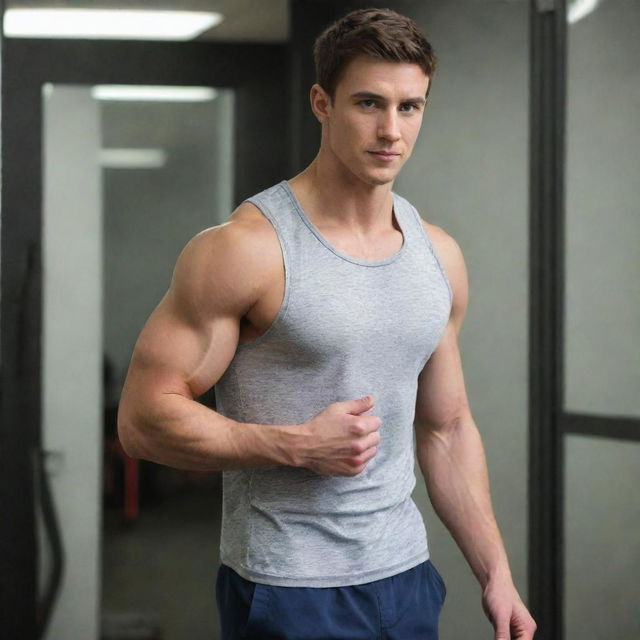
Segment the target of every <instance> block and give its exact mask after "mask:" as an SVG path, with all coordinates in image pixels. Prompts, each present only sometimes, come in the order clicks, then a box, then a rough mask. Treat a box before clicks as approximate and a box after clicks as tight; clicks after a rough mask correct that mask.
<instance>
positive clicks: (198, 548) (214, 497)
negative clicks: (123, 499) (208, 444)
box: [102, 467, 221, 640]
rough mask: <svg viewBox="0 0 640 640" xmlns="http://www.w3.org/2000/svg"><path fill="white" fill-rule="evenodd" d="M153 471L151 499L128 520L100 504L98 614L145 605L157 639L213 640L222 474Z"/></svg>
mask: <svg viewBox="0 0 640 640" xmlns="http://www.w3.org/2000/svg"><path fill="white" fill-rule="evenodd" d="M156 471H157V472H158V473H157V476H156V482H154V485H155V486H156V489H155V491H154V495H155V499H154V500H153V501H152V502H150V503H148V504H145V503H144V502H143V504H142V506H141V512H140V517H139V519H138V520H137V521H136V522H135V523H134V524H132V525H126V526H124V525H123V524H122V521H121V518H120V511H119V510H118V509H115V508H109V509H105V511H104V523H103V544H102V576H103V577H102V586H103V593H102V604H103V607H102V611H103V615H104V614H106V615H108V614H110V613H125V612H133V613H149V614H152V615H155V617H156V618H157V620H158V621H159V624H160V628H161V633H162V635H161V639H162V640H205V639H206V640H217V638H218V629H217V627H218V618H217V611H216V603H215V577H216V571H217V567H218V561H219V560H218V546H219V541H220V500H221V496H220V489H221V487H220V476H219V475H209V476H203V475H198V474H187V473H183V472H178V471H174V470H171V469H167V468H166V467H165V468H159V469H156Z"/></svg>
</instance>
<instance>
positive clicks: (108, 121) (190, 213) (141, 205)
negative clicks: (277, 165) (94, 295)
mask: <svg viewBox="0 0 640 640" xmlns="http://www.w3.org/2000/svg"><path fill="white" fill-rule="evenodd" d="M233 104H234V96H233V91H232V90H229V89H226V90H221V91H220V92H219V94H218V97H217V98H216V99H215V100H214V101H213V102H202V103H150V102H147V103H144V102H140V103H134V102H132V103H118V102H105V103H103V105H102V129H103V147H104V148H120V147H125V148H126V147H142V148H161V149H164V150H165V151H166V152H167V164H166V165H165V166H164V167H163V168H161V169H105V171H104V192H105V198H104V236H105V257H104V296H105V306H104V313H105V352H106V353H107V355H108V356H109V358H110V359H111V360H112V362H113V364H114V365H115V369H116V377H117V379H118V380H119V381H123V378H124V375H125V374H126V370H127V368H128V366H129V360H130V358H131V353H132V351H133V347H134V344H135V341H136V339H137V338H138V335H139V333H140V330H141V329H142V326H143V324H144V323H145V322H146V320H147V318H148V317H149V314H150V313H151V312H152V311H153V309H154V308H155V306H156V305H157V304H158V302H159V301H160V299H161V298H162V296H163V295H164V294H165V292H166V290H167V287H168V286H169V283H170V280H171V274H172V272H173V266H174V264H175V261H176V259H177V258H178V255H179V253H180V251H181V249H182V248H183V247H184V245H185V244H186V243H187V241H188V240H189V238H191V237H192V236H194V235H195V234H196V233H198V232H199V231H202V230H203V229H206V228H207V227H211V226H213V225H216V224H219V223H220V222H223V221H224V220H226V219H227V217H228V216H229V214H230V213H231V210H232V208H233V201H232V194H233V158H234V155H233V154H234V151H233V143H232V140H233Z"/></svg>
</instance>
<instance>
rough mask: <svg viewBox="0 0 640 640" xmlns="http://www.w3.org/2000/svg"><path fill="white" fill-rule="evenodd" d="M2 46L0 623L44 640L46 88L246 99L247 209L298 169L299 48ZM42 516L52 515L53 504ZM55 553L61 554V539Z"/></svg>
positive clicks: (16, 42) (241, 186) (238, 119)
mask: <svg viewBox="0 0 640 640" xmlns="http://www.w3.org/2000/svg"><path fill="white" fill-rule="evenodd" d="M2 46H3V58H2V105H1V107H2V110H1V113H2V130H1V143H2V158H1V159H2V196H1V206H2V227H1V230H2V236H1V248H0V258H1V265H0V277H1V282H0V291H1V292H2V297H1V300H0V365H1V371H0V503H1V504H2V511H3V513H4V514H11V515H10V517H9V518H3V522H2V527H0V575H2V584H1V586H0V589H1V591H0V619H1V620H2V621H3V622H2V625H3V632H5V633H6V634H7V637H13V638H23V639H24V640H30V639H31V638H36V637H37V635H38V623H37V616H38V612H37V611H36V599H37V596H38V585H37V580H38V577H37V572H38V557H37V551H38V544H37V543H38V540H37V537H36V516H37V513H36V500H37V499H38V496H36V493H37V492H38V491H37V490H38V488H39V487H41V483H42V475H43V474H42V473H41V469H42V459H43V455H44V454H43V452H42V450H41V410H42V408H41V401H42V398H41V392H42V389H41V355H42V344H41V332H42V276H43V273H42V260H41V255H42V246H41V235H42V234H41V230H42V221H43V214H42V206H43V203H42V197H43V167H42V95H41V87H42V85H43V84H45V83H54V84H55V83H58V84H79V85H92V84H153V85H175V86H192V85H198V86H213V87H224V88H232V89H234V90H235V134H234V142H235V162H234V167H235V178H234V188H235V191H234V195H235V202H236V203H239V202H240V201H242V200H243V199H244V198H246V197H248V196H250V195H252V194H254V193H256V192H258V191H260V190H262V189H263V188H266V187H268V186H270V185H272V184H274V183H276V182H278V181H280V180H281V179H282V178H283V177H284V175H285V174H286V172H287V168H288V166H289V162H288V160H289V159H288V157H287V155H286V151H285V150H286V149H288V148H289V139H288V138H289V106H288V105H289V102H290V101H289V100H288V95H289V84H288V75H289V72H288V50H287V47H286V45H284V44H220V43H209V42H188V43H182V42H180V43H174V42H133V41H95V40H40V39H37V40H35V39H34V40H32V39H7V38H4V37H3V43H2ZM246 122H251V123H252V128H257V129H258V130H260V131H261V136H260V138H259V139H258V138H257V137H255V136H247V135H243V131H242V130H243V123H246ZM274 150H278V151H281V152H282V155H280V156H278V154H277V153H274ZM45 489H46V487H45ZM45 494H46V491H45ZM44 500H45V502H46V495H45V498H44ZM42 506H43V507H44V508H45V510H46V504H44V503H43V505H42ZM52 543H53V546H54V547H55V536H54V538H52Z"/></svg>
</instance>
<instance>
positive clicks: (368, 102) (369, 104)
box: [358, 98, 376, 109]
mask: <svg viewBox="0 0 640 640" xmlns="http://www.w3.org/2000/svg"><path fill="white" fill-rule="evenodd" d="M358 104H359V105H360V106H361V107H362V108H364V109H372V108H373V107H375V106H376V101H375V100H372V99H371V98H365V99H364V100H360V102H358Z"/></svg>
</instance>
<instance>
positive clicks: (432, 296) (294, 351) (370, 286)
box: [215, 180, 452, 587]
mask: <svg viewBox="0 0 640 640" xmlns="http://www.w3.org/2000/svg"><path fill="white" fill-rule="evenodd" d="M392 197H393V213H394V216H395V219H396V221H397V223H398V226H399V227H400V229H401V231H402V235H403V244H402V247H401V248H400V249H399V250H398V251H397V252H396V253H395V254H394V255H392V256H390V257H387V258H385V259H382V260H376V261H364V260H360V259H358V258H355V257H352V256H349V255H346V254H344V253H343V252H341V251H339V250H338V249H336V248H335V247H333V246H332V245H331V244H330V243H329V242H327V240H326V239H325V238H324V237H323V236H322V235H321V234H320V232H319V231H318V229H317V228H316V227H315V225H314V224H313V223H312V222H311V220H310V219H309V218H308V217H307V215H306V214H305V212H304V211H303V209H302V207H301V206H300V204H299V202H298V201H297V199H296V197H295V195H294V194H293V191H292V190H291V188H290V187H289V184H288V182H287V181H286V180H285V181H282V182H280V183H279V184H277V185H275V186H273V187H271V188H269V189H266V190H265V191H263V192H261V193H259V194H257V195H256V196H254V197H252V198H249V199H248V202H251V203H253V204H254V205H255V206H257V207H258V208H259V209H260V211H261V212H262V213H263V214H264V215H265V216H266V218H267V219H268V220H269V221H270V222H271V224H272V225H273V227H274V229H275V231H276V233H277V236H278V240H279V243H280V248H281V250H282V256H283V263H284V269H285V289H284V299H283V301H282V304H281V307H280V309H279V312H278V314H277V316H276V317H275V319H274V321H273V323H272V324H271V325H270V326H269V328H268V329H267V331H266V332H265V333H263V334H262V335H260V336H259V337H257V338H255V339H253V340H251V341H249V342H246V343H241V344H238V347H237V349H236V352H235V355H234V357H233V359H232V360H231V362H230V364H229V366H228V368H227V369H226V370H225V372H224V374H223V375H222V377H221V378H220V380H219V381H218V382H217V384H216V385H215V395H216V407H217V411H218V412H220V413H221V414H223V415H225V416H227V417H229V418H231V419H233V420H236V421H239V422H250V423H257V424H264V425H290V424H302V423H304V422H307V421H309V420H310V419H311V418H313V417H314V416H315V415H316V414H317V413H319V412H320V411H322V410H323V409H324V408H325V407H326V406H327V405H328V404H331V403H333V402H338V401H343V400H353V399H356V398H360V397H362V396H365V395H373V397H374V399H375V405H374V407H373V408H372V409H371V410H369V411H368V412H367V413H368V414H369V415H376V416H379V417H380V419H381V426H380V430H379V433H380V437H381V440H380V444H379V446H378V450H377V453H376V455H375V456H374V457H373V458H372V459H371V460H370V461H369V462H368V464H367V466H366V467H365V469H364V471H363V472H361V473H360V474H358V475H356V476H352V477H344V476H340V477H338V476H324V475H320V474H317V473H315V472H313V471H311V470H310V469H306V468H296V467H287V466H269V467H259V468H254V469H243V470H232V471H224V472H223V504H222V529H221V542H220V559H221V562H222V563H224V564H226V565H228V566H230V567H231V568H232V569H234V570H235V571H236V572H237V573H239V574H240V575H241V576H243V577H244V578H246V579H247V580H252V581H254V582H260V583H263V584H271V585H276V586H302V587H332V586H346V585H354V584H362V583H365V582H370V581H372V580H378V579H381V578H386V577H388V576H391V575H395V574H397V573H400V572H401V571H405V570H407V569H410V568H412V567H414V566H416V565H417V564H419V563H420V562H423V561H424V560H426V559H427V558H428V557H429V550H428V545H427V535H426V530H425V527H424V523H423V519H422V516H421V514H420V512H419V510H418V508H417V507H416V505H415V503H414V501H413V500H412V498H411V494H412V491H413V488H414V486H415V483H416V478H415V474H414V463H415V457H414V439H413V420H414V416H415V402H416V391H417V378H418V375H419V374H420V372H421V370H422V368H423V366H424V365H425V363H426V362H427V360H428V359H429V356H430V355H431V353H432V352H433V351H434V349H435V348H436V347H437V345H438V343H439V342H440V339H441V338H442V336H443V334H444V330H445V328H446V325H447V321H448V319H449V313H450V310H451V301H452V295H451V287H450V285H449V282H448V280H447V278H446V275H445V273H444V270H443V268H442V264H441V263H440V261H439V259H438V257H437V255H436V253H435V251H434V249H433V246H432V244H431V241H430V239H429V237H428V235H427V233H426V231H425V229H424V227H423V225H422V223H421V219H420V216H419V214H418V212H417V211H416V210H415V208H414V207H413V206H412V205H411V204H409V202H407V201H406V200H405V199H404V198H402V197H400V196H398V195H397V194H395V193H393V192H392Z"/></svg>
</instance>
